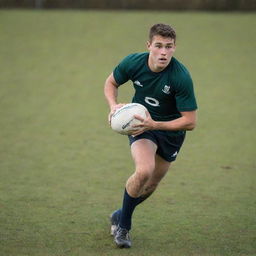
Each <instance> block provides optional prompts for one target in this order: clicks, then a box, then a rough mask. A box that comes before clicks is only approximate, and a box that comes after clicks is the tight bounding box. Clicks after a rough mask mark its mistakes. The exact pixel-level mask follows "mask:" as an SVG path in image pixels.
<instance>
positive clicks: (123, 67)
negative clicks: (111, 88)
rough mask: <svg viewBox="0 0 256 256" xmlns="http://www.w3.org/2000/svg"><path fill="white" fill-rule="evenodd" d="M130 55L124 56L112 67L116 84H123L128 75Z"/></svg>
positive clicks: (128, 77)
mask: <svg viewBox="0 0 256 256" xmlns="http://www.w3.org/2000/svg"><path fill="white" fill-rule="evenodd" d="M129 66H130V55H129V56H127V57H125V58H124V59H123V60H122V61H121V62H120V63H119V64H118V65H117V66H116V67H115V69H114V71H113V75H114V78H115V80H116V82H117V84H118V85H121V84H124V83H125V82H127V81H128V80H129V79H130V76H129Z"/></svg>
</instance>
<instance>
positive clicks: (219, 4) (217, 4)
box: [0, 0, 256, 11]
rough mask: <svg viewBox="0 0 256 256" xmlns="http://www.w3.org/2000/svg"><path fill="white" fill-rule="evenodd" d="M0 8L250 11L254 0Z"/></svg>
mask: <svg viewBox="0 0 256 256" xmlns="http://www.w3.org/2000/svg"><path fill="white" fill-rule="evenodd" d="M0 7H1V8H20V7H22V8H93V9H125V10H127V9H128V10H132V9H140V10H213V11H252V10H255V9H256V1H255V0H181V1H179V0H120V1H117V0H0Z"/></svg>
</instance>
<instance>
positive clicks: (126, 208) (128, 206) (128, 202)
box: [119, 189, 141, 230]
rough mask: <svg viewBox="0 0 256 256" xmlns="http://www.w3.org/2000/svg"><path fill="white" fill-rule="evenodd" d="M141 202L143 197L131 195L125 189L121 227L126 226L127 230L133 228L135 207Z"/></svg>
mask: <svg viewBox="0 0 256 256" xmlns="http://www.w3.org/2000/svg"><path fill="white" fill-rule="evenodd" d="M140 202H141V198H140V197H137V198H134V197H131V196H130V195H129V194H128V193H127V191H126V189H125V191H124V198H123V207H122V212H121V217H120V222H119V226H120V227H121V228H125V229H127V230H130V229H131V225H132V214H133V211H134V209H135V207H136V206H137V205H138V204H139V203H140Z"/></svg>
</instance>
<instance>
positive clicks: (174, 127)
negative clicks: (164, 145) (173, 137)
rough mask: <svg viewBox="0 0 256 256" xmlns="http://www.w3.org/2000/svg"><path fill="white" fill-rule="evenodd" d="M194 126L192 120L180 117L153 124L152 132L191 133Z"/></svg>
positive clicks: (194, 122)
mask: <svg viewBox="0 0 256 256" xmlns="http://www.w3.org/2000/svg"><path fill="white" fill-rule="evenodd" d="M195 126H196V120H195V119H194V118H187V117H184V116H182V117H180V118H177V119H175V120H172V121H168V122H155V125H154V130H169V131H181V130H186V131H191V130H193V129H194V128H195Z"/></svg>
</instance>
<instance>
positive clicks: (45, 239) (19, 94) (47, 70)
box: [0, 10, 256, 256]
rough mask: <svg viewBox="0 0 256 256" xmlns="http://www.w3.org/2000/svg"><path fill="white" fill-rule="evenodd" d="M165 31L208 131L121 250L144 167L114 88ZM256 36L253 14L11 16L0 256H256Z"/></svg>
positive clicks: (187, 148)
mask: <svg viewBox="0 0 256 256" xmlns="http://www.w3.org/2000/svg"><path fill="white" fill-rule="evenodd" d="M158 22H165V23H170V24H173V25H174V27H175V28H176V30H177V33H178V41H177V52H176V54H175V56H176V57H177V58H178V59H179V60H180V61H182V62H183V63H184V64H186V66H187V67H188V68H189V70H190V72H191V74H192V77H193V80H194V84H195V90H196V95H197V98H198V104H199V112H198V126H197V128H196V130H194V131H193V132H189V133H188V136H187V140H186V142H185V145H184V147H183V149H182V151H181V153H180V155H179V157H178V159H177V161H176V162H175V164H174V165H173V167H172V170H171V171H170V172H169V174H168V175H167V176H166V178H165V179H164V181H163V182H162V184H161V186H160V187H159V189H158V190H157V192H156V193H155V194H154V195H153V196H152V197H151V198H150V199H148V201H146V202H145V203H144V204H142V205H140V206H139V207H138V208H137V210H136V212H135V214H134V221H133V226H134V228H133V231H132V234H131V235H132V240H133V248H131V249H130V250H119V249H116V248H115V246H114V244H113V242H112V238H111V237H110V236H109V223H108V215H109V214H110V212H112V211H113V210H114V209H116V208H117V207H119V206H120V205H121V201H122V193H123V189H124V183H125V181H126V179H127V177H128V176H129V175H130V174H131V173H132V171H133V163H132V161H131V158H130V153H129V146H128V142H127V138H126V137H125V136H121V135H118V134H115V133H114V132H112V131H111V130H110V128H109V127H108V124H107V114H108V108H107V105H106V103H105V100H104V97H103V84H104V80H105V78H106V77H107V75H108V74H109V73H110V72H111V71H112V68H113V67H114V66H115V65H116V64H117V63H118V62H119V61H120V59H121V58H123V57H124V56H125V55H127V54H129V53H131V52H137V51H144V50H145V41H146V40H147V31H148V29H149V27H150V26H151V25H152V24H154V23H158ZM255 26H256V16H255V13H247V14H241V13H189V12H184V13H182V12H180V13H172V12H143V13H141V12H132V11H129V12H103V11H101V12H98V11H57V10H55V11H33V10H23V11H18V10H13V11H10V10H2V11H0V98H1V100H0V255H3V256H19V255H24V256H25V255H28V256H30V255H31V256H69V255H70V256H82V255H86V256H87V255H88V256H94V255H95V256H103V255H114V256H117V255H118V256H119V255H132V256H133V255H134V256H135V255H136V256H158V255H162V256H167V255H168V256H213V255H216V256H218V255H221V256H231V255H234V256H235V255H236V256H238V255H239V256H245V255H251V256H253V255H256V174H255V171H256V160H255V155H256V154H255V153H256V147H255V143H256V139H255V125H256V122H255V118H256V116H255V113H256V104H255V98H256V89H255V86H256V75H255V74H256V72H255V59H256V54H255V50H256V43H255V42H256V34H255ZM131 95H132V87H131V86H130V84H127V85H126V86H123V88H121V89H120V99H121V101H122V102H129V101H130V97H131Z"/></svg>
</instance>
